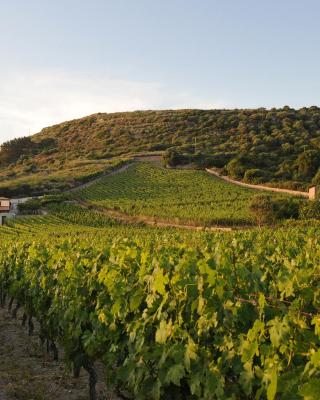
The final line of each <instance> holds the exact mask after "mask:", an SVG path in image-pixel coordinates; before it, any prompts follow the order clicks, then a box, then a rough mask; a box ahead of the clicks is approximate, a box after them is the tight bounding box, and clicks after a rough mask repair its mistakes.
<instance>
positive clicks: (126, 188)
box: [75, 163, 279, 226]
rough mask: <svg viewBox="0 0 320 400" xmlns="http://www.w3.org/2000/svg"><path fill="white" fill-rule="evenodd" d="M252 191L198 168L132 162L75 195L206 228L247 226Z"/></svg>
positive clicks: (113, 207) (123, 209) (123, 208)
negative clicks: (181, 168) (166, 167)
mask: <svg viewBox="0 0 320 400" xmlns="http://www.w3.org/2000/svg"><path fill="white" fill-rule="evenodd" d="M255 193H257V191H254V190H251V189H247V188H243V187H240V186H236V185H233V184H230V183H227V182H225V181H223V180H221V179H218V178H216V177H214V176H212V175H209V174H208V173H206V172H203V171H194V170H175V169H164V168H160V167H157V166H155V165H152V164H150V163H136V164H134V165H131V166H130V167H129V168H128V169H126V170H125V171H123V172H121V173H119V174H116V175H113V176H106V177H105V178H103V179H102V180H100V181H99V182H97V183H96V184H94V185H91V186H89V187H87V188H84V189H79V190H78V191H77V192H76V194H75V196H76V197H79V198H81V199H83V200H86V201H88V202H90V204H94V205H97V206H103V207H105V208H107V209H114V210H119V211H121V212H123V213H126V214H128V215H144V216H149V217H152V218H156V219H159V220H162V221H171V222H183V223H188V224H193V225H197V224H198V225H199V224H200V225H208V226H209V225H215V224H224V225H232V224H234V225H237V224H250V223H251V221H252V220H251V217H250V214H249V202H250V199H251V197H252V196H254V194H255ZM258 193H259V192H258ZM278 197H279V196H278Z"/></svg>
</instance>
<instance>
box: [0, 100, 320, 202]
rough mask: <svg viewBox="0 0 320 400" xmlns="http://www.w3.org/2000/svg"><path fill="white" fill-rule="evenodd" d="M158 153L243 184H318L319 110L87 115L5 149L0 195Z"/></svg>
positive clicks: (0, 157)
mask: <svg viewBox="0 0 320 400" xmlns="http://www.w3.org/2000/svg"><path fill="white" fill-rule="evenodd" d="M156 151H157V152H159V151H164V152H165V157H166V160H167V162H168V163H170V164H171V165H175V164H186V163H190V162H192V163H194V164H195V165H196V166H198V167H203V166H215V167H218V168H223V169H224V170H225V172H227V173H228V174H229V175H231V176H233V177H235V178H237V179H242V180H245V181H248V182H253V183H261V182H265V183H271V184H272V185H276V186H283V187H288V188H300V189H305V188H306V187H307V186H308V185H310V183H311V182H315V183H317V182H319V181H320V174H319V173H318V168H319V166H320V108H318V107H310V108H302V109H299V110H294V109H291V108H289V107H284V108H282V109H271V110H266V109H256V110H176V111H137V112H126V113H113V114H95V115H91V116H88V117H85V118H81V119H77V120H73V121H68V122H64V123H61V124H59V125H55V126H52V127H49V128H45V129H43V130H42V131H41V132H40V133H38V134H36V135H34V136H32V137H30V138H22V139H16V140H13V141H11V142H7V143H5V144H3V145H2V146H1V151H0V165H1V173H0V190H2V192H5V191H7V192H10V190H11V191H14V185H15V186H16V187H17V184H19V187H21V184H25V185H29V186H31V189H30V187H29V188H28V187H25V191H26V190H31V191H32V190H34V189H36V190H38V191H40V192H48V191H50V190H52V189H61V188H63V187H70V186H73V185H74V184H75V182H74V178H76V180H80V181H81V180H86V179H87V178H88V179H89V178H90V176H92V175H93V174H96V173H101V172H103V171H104V170H105V169H107V168H109V164H110V163H111V164H112V165H113V166H114V165H115V164H116V163H117V162H118V161H117V160H118V159H119V157H120V156H121V157H126V156H127V155H130V154H131V153H137V152H156ZM106 164H107V165H106ZM8 194H10V193H8Z"/></svg>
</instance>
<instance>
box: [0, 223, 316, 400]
mask: <svg viewBox="0 0 320 400" xmlns="http://www.w3.org/2000/svg"><path fill="white" fill-rule="evenodd" d="M33 218H34V219H33V221H34V222H35V221H36V219H35V217H33ZM39 218H40V220H41V218H42V217H39ZM46 221H48V217H47V219H46ZM57 221H58V220H57ZM42 226H43V228H42V231H41V230H40V231H39V232H38V236H37V240H36V241H35V240H34V239H31V240H30V239H29V235H30V233H28V234H26V235H25V236H16V239H15V240H11V239H10V238H9V239H8V240H6V238H5V237H4V239H3V240H2V241H1V242H0V291H1V293H0V294H1V298H2V295H3V294H4V293H6V294H8V295H10V296H13V297H15V298H16V299H18V300H19V302H20V303H21V305H22V306H23V307H24V309H25V311H26V312H27V314H28V315H29V316H30V317H31V316H32V317H33V318H36V319H37V320H38V321H40V328H41V330H42V332H43V334H45V335H46V336H47V337H49V338H50V339H51V340H55V341H58V342H59V344H60V346H61V347H62V348H63V350H64V355H65V358H66V360H67V361H68V362H69V363H70V364H73V365H77V366H81V365H83V363H84V360H89V361H91V362H94V361H97V360H99V362H102V363H103V364H104V365H105V367H106V371H107V377H106V379H107V381H108V384H109V385H110V384H112V385H114V386H116V387H121V388H123V389H125V390H126V391H127V392H128V393H129V394H131V397H132V398H137V399H170V398H172V399H173V398H174V399H179V398H181V399H185V400H188V399H189V400H191V399H194V400H195V399H202V400H205V399H207V400H226V399H239V400H246V399H253V398H261V399H268V400H275V399H279V400H280V399H283V400H285V399H297V400H303V399H317V398H318V395H319V381H320V372H319V371H320V369H319V366H320V361H319V360H320V317H319V301H318V298H319V296H320V293H319V290H320V288H319V285H318V280H319V273H320V270H319V262H318V261H319V257H320V254H319V249H320V243H319V239H318V238H319V237H320V236H319V233H320V232H319V226H315V227H314V228H312V227H309V228H307V229H306V228H288V229H284V230H274V229H273V230H262V231H260V232H259V231H254V232H243V233H236V234H232V235H231V234H230V235H229V234H228V235H225V234H224V235H222V234H217V235H207V234H201V236H199V234H198V233H192V234H189V235H191V237H190V238H189V239H187V238H183V233H181V234H180V233H179V234H178V233H175V234H174V233H171V234H168V232H165V231H162V233H161V234H160V231H157V233H156V234H153V233H151V230H149V232H150V233H151V236H150V235H149V236H148V235H146V236H143V235H141V233H142V232H143V230H141V231H140V233H139V231H137V236H134V235H131V236H130V239H125V238H124V236H123V234H124V232H123V233H122V234H115V232H116V231H115V229H122V228H121V227H113V228H110V230H109V231H108V230H105V231H101V229H100V228H99V229H97V228H90V229H92V231H90V230H89V228H88V231H86V232H84V233H82V234H77V235H76V234H75V231H73V232H74V233H73V235H72V236H70V228H69V232H68V231H66V232H65V234H63V235H62V236H61V237H59V236H57V235H56V236H53V235H52V236H50V237H48V236H47V234H48V233H46V232H47V231H48V227H47V225H46V224H44V225H42ZM1 229H2V228H1ZM10 229H11V230H12V231H13V232H14V228H9V227H6V230H10ZM83 229H84V228H83V227H82V230H83ZM4 231H5V230H3V232H4ZM89 232H91V233H89ZM97 232H100V235H97ZM102 232H103V234H102ZM119 232H120V231H119ZM127 233H128V231H127ZM17 235H21V234H17Z"/></svg>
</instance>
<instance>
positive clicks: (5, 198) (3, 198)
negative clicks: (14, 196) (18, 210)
mask: <svg viewBox="0 0 320 400" xmlns="http://www.w3.org/2000/svg"><path fill="white" fill-rule="evenodd" d="M0 200H10V199H8V197H1V196H0Z"/></svg>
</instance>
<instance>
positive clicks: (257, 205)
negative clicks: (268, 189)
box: [249, 194, 277, 226]
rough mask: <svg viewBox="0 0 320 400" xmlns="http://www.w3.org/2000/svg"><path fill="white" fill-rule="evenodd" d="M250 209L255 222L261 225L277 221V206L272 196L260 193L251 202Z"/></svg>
mask: <svg viewBox="0 0 320 400" xmlns="http://www.w3.org/2000/svg"><path fill="white" fill-rule="evenodd" d="M249 210H250V213H251V215H252V218H253V219H254V220H255V222H256V223H257V224H258V225H259V226H261V225H265V224H273V223H274V222H275V221H276V216H277V214H276V207H275V203H274V202H273V201H272V199H271V197H270V196H267V195H263V194H262V195H261V194H258V195H256V196H254V197H253V198H252V200H251V202H250V205H249Z"/></svg>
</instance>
